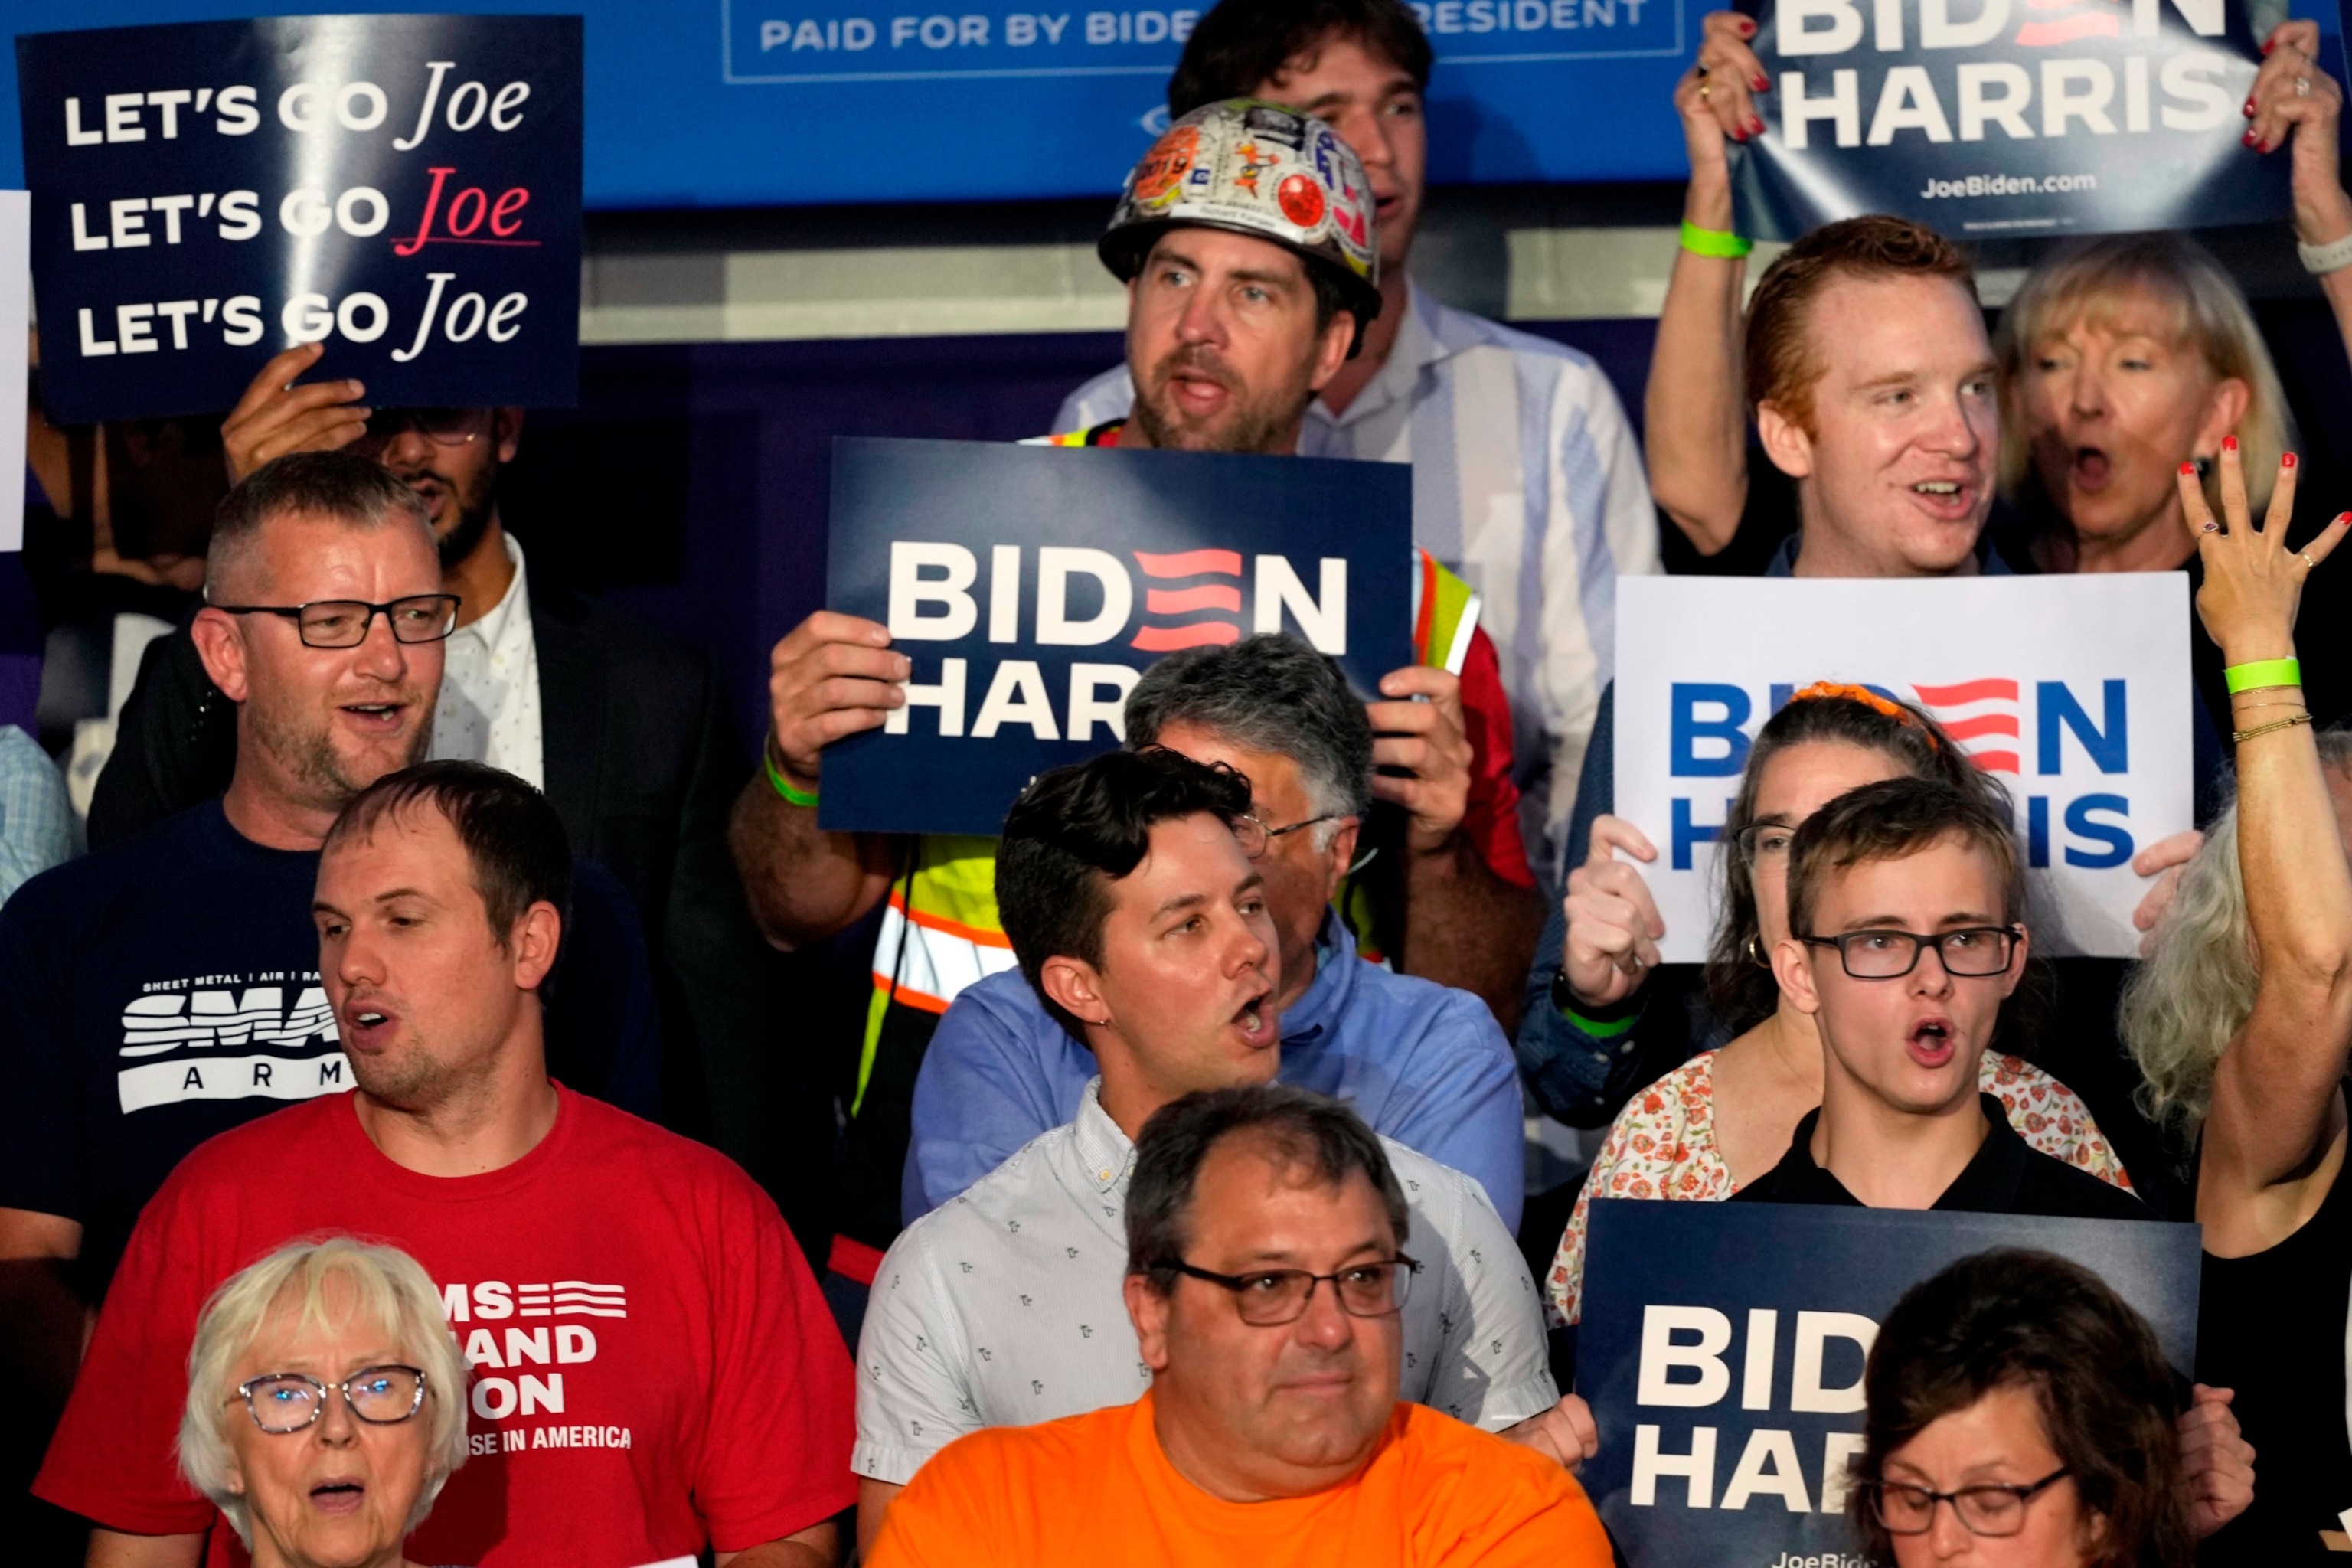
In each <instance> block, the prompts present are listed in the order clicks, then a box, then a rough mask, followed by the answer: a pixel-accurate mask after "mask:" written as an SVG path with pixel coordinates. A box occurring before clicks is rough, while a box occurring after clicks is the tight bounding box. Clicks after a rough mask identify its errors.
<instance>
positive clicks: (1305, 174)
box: [1098, 98, 1381, 326]
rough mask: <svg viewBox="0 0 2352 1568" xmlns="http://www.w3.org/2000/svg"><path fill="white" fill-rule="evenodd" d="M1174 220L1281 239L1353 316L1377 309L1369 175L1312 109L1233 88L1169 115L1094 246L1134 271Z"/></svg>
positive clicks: (1362, 318) (1117, 267)
mask: <svg viewBox="0 0 2352 1568" xmlns="http://www.w3.org/2000/svg"><path fill="white" fill-rule="evenodd" d="M1177 226H1194V227H1206V228H1222V229H1227V230H1230V231H1231V232H1233V233H1235V234H1244V235H1248V236H1250V237H1252V238H1255V239H1267V240H1272V241H1274V242H1275V243H1276V244H1277V245H1282V246H1286V247H1289V248H1290V249H1292V250H1295V251H1297V253H1298V254H1299V255H1300V256H1302V257H1304V258H1306V259H1307V263H1308V264H1309V265H1310V266H1315V267H1319V268H1322V269H1323V271H1324V272H1325V273H1326V274H1327V275H1328V276H1329V277H1330V278H1331V279H1333V281H1335V282H1336V283H1338V284H1339V289H1340V293H1341V296H1342V297H1343V298H1344V299H1345V300H1347V302H1348V307H1349V310H1353V311H1354V312H1355V313H1356V320H1357V324H1358V325H1359V326H1361V325H1362V324H1363V323H1365V322H1368V321H1370V320H1371V319H1372V318H1373V317H1375V316H1377V315H1379V314H1380V313H1381V295H1380V258H1379V256H1378V254H1377V251H1376V239H1375V237H1374V235H1373V233H1372V186H1371V182H1370V180H1368V179H1366V178H1365V177H1364V165H1363V163H1361V162H1360V161H1359V160H1358V158H1357V157H1356V154H1355V153H1354V152H1353V151H1351V150H1350V149H1349V146H1348V144H1347V143H1346V142H1342V141H1340V140H1339V133H1338V132H1334V131H1333V130H1332V129H1331V128H1330V127H1329V126H1328V125H1326V124H1324V123H1323V121H1319V120H1318V119H1316V118H1315V117H1314V116H1312V115H1308V114H1301V113H1299V112H1298V111H1297V110H1293V109H1285V108H1283V107H1282V106H1280V105H1279V104H1273V103H1261V102H1258V101H1256V100H1252V99H1245V98H1236V99H1228V100H1225V101H1224V102H1223V103H1209V104H1203V105H1202V106H1201V107H1200V108H1198V109H1196V110H1192V113H1190V114H1187V115H1185V116H1184V117H1183V118H1182V119H1181V120H1179V121H1176V123H1175V124H1173V125H1171V126H1170V127H1169V128H1168V132H1167V134H1166V135H1164V136H1162V137H1160V140H1159V141H1157V142H1153V143H1152V145H1151V150H1150V152H1149V153H1145V154H1144V155H1143V160H1142V162H1140V163H1138V164H1136V166H1135V170H1134V172H1133V173H1132V174H1129V175H1128V177H1127V188H1126V189H1125V190H1123V191H1122V192H1120V193H1119V198H1118V210H1117V211H1115V212H1113V213H1112V214H1111V220H1110V227H1109V228H1108V230H1106V231H1105V232H1104V234H1103V237H1102V242H1101V244H1100V246H1099V247H1098V248H1099V250H1100V251H1101V254H1102V258H1103V264H1104V265H1105V266H1107V267H1108V268H1110V269H1111V270H1112V271H1113V272H1114V273H1116V274H1118V277H1119V279H1120V280H1121V281H1125V280H1126V279H1131V278H1133V277H1134V276H1135V274H1136V272H1137V270H1138V269H1139V268H1141V267H1142V265H1143V258H1144V257H1145V256H1146V255H1147V254H1149V253H1150V249H1151V247H1152V243H1153V242H1154V241H1155V240H1157V239H1158V238H1159V237H1160V234H1161V233H1162V232H1163V231H1165V230H1167V229H1170V228H1174V227H1177Z"/></svg>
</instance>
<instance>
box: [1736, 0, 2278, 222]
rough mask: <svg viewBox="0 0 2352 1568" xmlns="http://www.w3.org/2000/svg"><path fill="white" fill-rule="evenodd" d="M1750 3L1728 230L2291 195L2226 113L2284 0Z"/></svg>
mask: <svg viewBox="0 0 2352 1568" xmlns="http://www.w3.org/2000/svg"><path fill="white" fill-rule="evenodd" d="M1741 8H1742V9H1743V10H1745V9H1748V7H1747V6H1742V7H1741ZM1751 14H1752V15H1754V16H1755V17H1756V19H1757V23H1758V26H1757V33H1756V37H1755V39H1754V40H1753V42H1754V47H1755V49H1756V52H1757V55H1758V57H1759V58H1761V59H1762V60H1763V62H1764V68H1765V71H1766V72H1767V73H1768V74H1769V76H1770V78H1771V82H1772V85H1771V88H1770V89H1769V91H1766V92H1761V93H1759V94H1757V95H1756V105H1757V112H1758V113H1759V114H1760V115H1761V116H1762V117H1763V119H1764V122H1765V132H1764V134H1762V135H1761V136H1758V137H1755V138H1753V139H1751V140H1750V141H1749V142H1747V143H1745V144H1741V145H1735V146H1733V148H1732V149H1731V160H1732V163H1731V167H1732V181H1733V184H1732V191H1733V199H1734V204H1735V206H1736V209H1737V214H1738V226H1739V232H1740V233H1742V234H1746V235H1752V236H1755V237H1759V238H1764V239H1794V238H1796V237H1798V236H1799V235H1801V234H1802V233H1804V232H1805V231H1806V230H1807V229H1811V228H1814V227H1817V226H1820V225H1822V224H1824V223H1829V222H1832V221H1833V220H1835V219H1838V218H1844V217H1852V216H1855V215H1856V214H1859V213H1895V214H1899V215H1901V216H1906V217H1911V218H1916V219H1918V220H1919V221H1920V222H1922V223H1925V224H1927V225H1929V226H1932V227H1935V228H1937V229H1940V230H1942V231H1943V232H1944V233H1946V234H1949V235H1953V236H1956V237H1967V236H1991V235H2040V234H2100V233H2115V232H2125V231H2136V230H2140V229H2158V228H2186V227H2190V226H2218V225H2222V224H2233V223H2257V222H2263V221H2265V220H2269V219H2273V218H2284V217H2285V216H2287V213H2288V211H2289V201H2288V192H2287V153H2285V152H2284V150H2282V151H2280V152H2277V153H2271V154H2268V155H2265V154H2263V153H2257V152H2255V151H2254V150H2252V148H2249V147H2247V146H2246V145H2245V144H2244V143H2243V142H2242V135H2243V133H2244V132H2245V128H2246V122H2245V120H2244V119H2243V118H2242V116H2241V115H2240V114H2239V112H2238V107H2239V105H2240V104H2241V103H2242V102H2243V101H2245V99H2246V96H2247V93H2248V91H2249V90H2250V89H2252V85H2253V79H2254V72H2255V70H2256V69H2257V68H2259V67H2260V65H2261V64H2262V53H2261V46H2262V39H2263V35H2264V34H2265V33H2266V32H2267V31H2268V30H2269V29H2270V27H2271V26H2273V25H2275V24H2276V23H2278V22H2282V21H2284V20H2285V19H2286V6H2285V5H2284V4H2274V5H2248V4H2247V0H1761V3H1760V4H1759V5H1756V6H1755V8H1754V9H1753V11H1752V13H1751ZM2312 69H2313V70H2314V71H2317V70H2318V69H2319V67H2318V66H2317V65H2314V66H2313V67H2312Z"/></svg>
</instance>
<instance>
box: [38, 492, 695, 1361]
mask: <svg viewBox="0 0 2352 1568" xmlns="http://www.w3.org/2000/svg"><path fill="white" fill-rule="evenodd" d="M207 572H208V575H209V578H210V583H211V592H212V594H213V595H214V597H215V603H214V604H212V605H209V606H208V607H206V608H205V610H204V611H203V612H202V613H201V614H200V615H199V616H197V618H196V621H195V624H194V627H193V628H192V635H193V639H194V647H196V648H197V649H198V650H199V653H200V655H201V658H203V660H204V664H205V669H206V670H207V671H208V672H209V678H210V679H212V680H213V681H215V682H216V683H217V686H218V689H219V691H220V693H221V696H220V698H219V700H220V701H222V702H223V703H224V704H225V705H226V707H227V709H228V710H229V714H228V716H229V721H230V722H232V723H234V724H235V726H236V731H237V735H238V744H237V747H236V772H235V773H234V775H233V776H232V777H231V779H230V780H229V783H228V786H227V788H226V791H225V792H224V793H223V795H221V796H220V798H218V799H216V800H208V801H205V803H203V804H202V805H196V806H194V807H191V808H190V809H188V810H186V811H184V812H181V813H179V814H178V815H176V816H173V817H171V818H169V819H168V820H166V821H164V822H163V823H161V824H159V825H157V826H155V827H154V828H153V829H152V830H151V831H149V832H147V833H145V834H142V835H141V836H140V837H138V838H137V839H136V840H134V841H133V842H131V843H130V844H126V845H120V846H117V847H113V848H111V849H104V850H100V851H98V852H95V853H93V854H91V855H89V856H86V857H84V858H81V859H79V860H74V861H69V862H68V863H67V864H65V865H63V866H60V867H58V868H56V869H54V870H51V871H49V872H47V873H45V874H43V875H42V876H40V877H37V878H36V879H33V880H32V881H31V882H28V883H27V884H26V886H25V887H24V888H23V889H20V890H19V891H18V892H17V894H16V897H14V898H13V899H11V900H9V901H8V903H7V905H6V907H5V910H0V1080H5V1082H6V1083H7V1085H8V1092H7V1094H6V1095H5V1096H0V1283H4V1284H5V1287H6V1288H7V1290H8V1295H7V1300H8V1302H9V1310H6V1311H0V1330H5V1337H6V1340H7V1347H6V1348H7V1350H8V1351H9V1352H10V1353H11V1354H12V1355H14V1356H15V1357H16V1358H17V1359H18V1361H19V1363H20V1364H26V1365H30V1366H40V1367H45V1368H47V1369H49V1370H50V1371H51V1372H52V1373H54V1374H55V1375H56V1377H57V1381H58V1385H59V1389H60V1392H62V1387H63V1385H64V1384H67V1383H69V1382H70V1381H71V1377H72V1368H73V1364H74V1362H75V1360H76V1358H77V1357H78V1355H79V1351H80V1348H81V1323H82V1317H83V1313H84V1310H85V1308H84V1305H83V1304H84V1303H85V1302H90V1303H95V1302H97V1301H99V1300H102V1299H103V1297H104V1296H105V1294H106V1292H107V1289H108V1288H109V1285H110V1280H111V1278H112V1276H113V1272H114V1268H115V1265H116V1260H117V1259H118V1258H119V1257H120V1256H121V1251H122V1248H123V1246H124V1245H125V1243H126V1241H127V1239H128V1237H129V1236H130V1233H131V1226H132V1225H133V1223H134V1222H135V1221H136V1220H137V1218H138V1216H139V1211H140V1209H141V1206H142V1205H144V1204H145V1203H146V1202H147V1200H148V1199H149V1198H150V1197H151V1196H152V1195H153V1194H154V1193H155V1191H156V1189H157V1188H158V1187H159V1186H160V1185H161V1184H163V1179H164V1177H165V1176H166V1175H168V1174H169V1173H170V1172H171V1170H172V1168H173V1165H174V1164H175V1163H177V1162H178V1161H179V1160H180V1159H181V1158H182V1157H183V1156H184V1155H186V1154H187V1153H188V1152H190V1151H191V1150H193V1149H194V1148H195V1147H196V1146H197V1145H198V1144H200V1143H202V1142H205V1140H206V1139H208V1138H210V1137H212V1136H214V1135H215V1134H216V1133H219V1132H222V1131H226V1130H228V1129H230V1128H233V1127H236V1126H238V1125H240V1124H242V1123H245V1122H247V1121H252V1120H254V1119H255V1118H256V1117H258V1116H261V1115H264V1114H266V1113H267V1112H268V1111H271V1110H277V1109H278V1108H279V1107H281V1106H283V1105H285V1104H286V1103H287V1102H289V1101H290V1100H308V1099H312V1098H315V1097H320V1096H334V1095H338V1094H341V1093H342V1092H343V1091H345V1090H348V1089H350V1088H351V1087H352V1071H351V1063H350V1060H349V1058H348V1057H347V1054H346V1050H345V1046H344V1043H343V1041H342V1039H341V1036H340V1033H339V1030H338V1028H337V1026H336V1022H335V1019H334V1016H333V1014H332V1012H331V1008H330V1006H329V1004H328V996H327V991H326V989H325V983H324V982H322V981H321V979H320V975H319V942H318V933H317V932H316V931H315V930H313V929H312V927H311V923H310V897H311V891H312V885H313V882H314V880H315V879H316V876H317V872H318V866H319V848H320V844H321V842H322V841H323V840H324V838H325V837H326V833H327V828H328V826H329V824H331V823H332V822H333V821H334V819H335V814H336V813H337V812H339V811H341V809H342V808H343V806H344V805H345V804H346V803H348V802H349V801H350V800H351V799H352V797H353V796H354V795H358V794H359V793H360V791H362V789H365V788H366V787H367V786H368V785H370V784H373V783H374V782H375V781H376V780H378V779H380V778H382V777H383V776H384V775H385V774H387V773H394V772H395V771H397V770H399V769H401V768H404V767H406V766H408V765H409V764H410V763H415V762H416V761H417V760H419V759H420V758H421V757H422V756H423V754H424V752H425V742H426V738H427V736H428V735H429V733H430V731H431V722H432V713H433V706H434V696H435V693H436V690H437V689H439V687H440V684H441V671H442V651H443V648H444V647H445V643H444V641H443V639H444V638H446V637H447V635H448V630H449V626H450V623H451V621H452V620H453V619H454V618H455V616H456V615H457V608H458V604H457V595H452V594H449V593H447V592H446V591H444V588H443V585H442V576H441V568H440V563H439V562H438V561H437V560H436V557H435V552H434V547H433V536H432V533H431V531H430V530H429V528H428V527H427V524H426V521H425V515H424V510H423V508H422V507H421V506H420V505H419V504H418V501H417V499H416V496H415V493H414V492H413V491H412V490H411V489H409V488H408V487H407V486H405V485H403V484H402V483H400V481H399V480H398V479H395V478H394V476H393V475H391V474H390V473H388V472H386V471H385V470H384V469H383V468H382V467H381V466H379V465H377V464H374V463H371V462H367V461H364V460H362V459H361V458H354V457H351V456H348V455H345V454H341V453H303V454H298V455H296V456H293V457H289V458H281V459H279V460H278V461H277V462H276V463H273V464H270V465H268V466H267V467H265V468H262V469H261V470H260V471H259V472H257V473H256V474H255V475H253V476H252V477H251V478H249V479H247V480H246V481H245V482H244V483H243V484H241V485H239V486H238V487H237V488H236V489H235V490H234V491H232V492H231V494H230V496H229V498H228V500H226V502H225V503H224V504H223V507H222V509H221V512H220V515H219V519H218V521H217V522H216V524H215V529H214V531H213V537H212V543H211V548H210V552H209V556H208V565H207ZM573 888H574V891H573V899H572V911H571V913H572V920H571V921H570V929H569V931H568V935H569V936H570V938H571V940H570V941H569V942H567V944H566V949H567V952H566V957H565V960H564V963H563V965H562V969H561V971H560V972H559V975H558V978H559V981H560V982H561V984H560V985H559V986H558V987H556V989H557V990H558V991H559V992H560V995H559V996H558V998H557V1000H556V1001H554V1003H553V1004H552V1005H551V1010H550V1015H549V1035H550V1039H551V1045H552V1047H553V1050H554V1056H555V1060H556V1063H557V1071H558V1072H559V1073H560V1074H561V1075H562V1078H563V1079H564V1080H565V1081H566V1082H567V1083H569V1084H571V1085H572V1087H574V1088H577V1089H583V1090H585V1091H587V1092H590V1093H593V1094H597V1095H600V1096H602V1097H604V1098H607V1099H610V1100H614V1101H615V1102H618V1103H620V1104H623V1105H625V1106H628V1107H630V1108H632V1109H635V1110H643V1111H646V1112H650V1111H652V1110H655V1109H656V1107H657V1106H658V1104H659V1098H660V1038H659V1035H658V1031H657V1028H656V1025H655V1023H654V1020H653V1007H654V994H653V981H652V976H651V975H650V973H648V972H647V966H646V962H645V950H644V943H643V939H642V937H641V936H640V934H639V932H638V929H637V926H636V923H635V917H634V915H633V914H632V913H631V912H630V911H629V910H628V907H627V906H628V899H627V897H626V895H625V893H624V892H623V891H622V890H621V889H620V886H619V884H618V883H617V882H616V881H615V880H614V879H613V877H612V876H611V875H610V874H609V873H606V872H604V871H602V870H601V869H599V868H593V867H586V866H583V867H582V868H579V872H578V874H577V875H576V876H575V877H574V879H573Z"/></svg>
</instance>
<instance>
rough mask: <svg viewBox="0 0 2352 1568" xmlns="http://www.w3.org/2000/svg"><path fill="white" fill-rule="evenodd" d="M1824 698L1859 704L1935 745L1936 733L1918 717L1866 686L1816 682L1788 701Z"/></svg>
mask: <svg viewBox="0 0 2352 1568" xmlns="http://www.w3.org/2000/svg"><path fill="white" fill-rule="evenodd" d="M1824 697H1834V698H1843V700H1846V701H1848V702H1859V703H1861V704H1862V705H1863V706H1864V708H1867V709H1869V710H1872V711H1873V712H1875V713H1883V714H1885V716H1886V717H1887V718H1889V719H1892V720H1894V721H1895V722H1896V723H1898V724H1906V725H1909V726H1910V727H1911V728H1913V729H1915V730H1917V731H1919V732H1920V733H1921V734H1922V735H1925V736H1926V737H1927V744H1928V746H1929V747H1930V748H1933V747H1934V746H1935V744H1936V732H1935V731H1932V730H1930V729H1928V728H1927V726H1926V725H1925V724H1922V723H1921V722H1920V721H1919V715H1917V714H1916V713H1914V712H1912V711H1911V710H1909V709H1908V708H1906V707H1904V706H1903V704H1901V703H1900V702H1890V701H1888V700H1886V699H1885V698H1884V697H1881V696H1880V695H1879V694H1878V693H1877V692H1875V691H1873V690H1872V689H1870V688H1869V687H1867V686H1849V685H1846V684H1845V683H1843V682H1842V681H1835V680H1816V681H1814V682H1813V683H1812V684H1811V686H1808V687H1806V688H1805V689H1803V690H1802V691H1800V692H1796V693H1794V694H1793V695H1791V696H1790V699H1789V700H1790V701H1791V702H1804V701H1808V700H1818V699H1821V698H1824Z"/></svg>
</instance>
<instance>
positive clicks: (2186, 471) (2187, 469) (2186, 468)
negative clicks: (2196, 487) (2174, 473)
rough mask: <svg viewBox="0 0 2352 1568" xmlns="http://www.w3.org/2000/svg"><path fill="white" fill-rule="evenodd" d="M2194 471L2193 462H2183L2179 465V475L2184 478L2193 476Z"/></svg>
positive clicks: (2195, 468)
mask: <svg viewBox="0 0 2352 1568" xmlns="http://www.w3.org/2000/svg"><path fill="white" fill-rule="evenodd" d="M2196 472H2197V465H2196V464H2194V463H2183V464H2181V465H2180V477H2181V478H2182V479H2189V478H2191V477H2193V476H2194V475H2195V474H2196Z"/></svg>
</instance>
